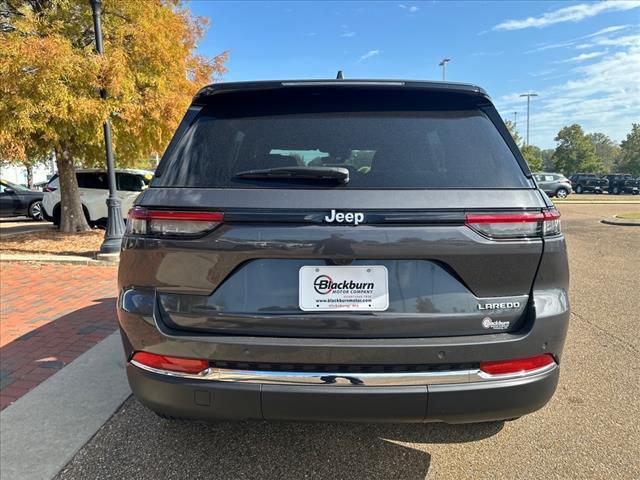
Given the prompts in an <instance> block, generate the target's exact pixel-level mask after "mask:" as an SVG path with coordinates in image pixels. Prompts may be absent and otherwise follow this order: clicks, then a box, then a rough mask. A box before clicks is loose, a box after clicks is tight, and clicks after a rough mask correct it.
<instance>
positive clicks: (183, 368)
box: [131, 352, 209, 374]
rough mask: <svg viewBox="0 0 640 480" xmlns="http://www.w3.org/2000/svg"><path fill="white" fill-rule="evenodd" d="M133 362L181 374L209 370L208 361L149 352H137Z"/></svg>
mask: <svg viewBox="0 0 640 480" xmlns="http://www.w3.org/2000/svg"><path fill="white" fill-rule="evenodd" d="M131 360H132V361H135V362H137V363H140V364H142V365H145V366H147V367H151V368H156V369H158V370H168V371H170V372H180V373H193V374H196V373H200V372H202V371H203V370H206V369H207V368H209V362H208V361H207V360H202V359H197V358H181V357H169V356H167V355H158V354H155V353H149V352H136V353H134V354H133V357H132V358H131Z"/></svg>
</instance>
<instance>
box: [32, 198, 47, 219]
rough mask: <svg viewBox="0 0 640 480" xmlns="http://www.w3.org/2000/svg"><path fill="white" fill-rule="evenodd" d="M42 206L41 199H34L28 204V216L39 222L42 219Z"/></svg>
mask: <svg viewBox="0 0 640 480" xmlns="http://www.w3.org/2000/svg"><path fill="white" fill-rule="evenodd" d="M43 211H44V208H43V207H42V201H40V200H36V201H35V202H33V203H32V204H31V205H29V217H31V219H32V220H35V221H36V222H41V221H42V220H44V215H43Z"/></svg>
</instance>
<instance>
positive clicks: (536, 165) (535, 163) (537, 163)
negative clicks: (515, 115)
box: [504, 120, 544, 172]
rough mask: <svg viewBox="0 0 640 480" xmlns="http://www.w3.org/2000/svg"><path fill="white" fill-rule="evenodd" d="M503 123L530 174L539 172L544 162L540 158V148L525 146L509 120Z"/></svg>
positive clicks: (513, 124)
mask: <svg viewBox="0 0 640 480" xmlns="http://www.w3.org/2000/svg"><path fill="white" fill-rule="evenodd" d="M504 123H505V125H506V127H507V130H509V133H510V134H511V137H512V138H513V141H514V142H515V144H516V145H517V146H518V148H519V149H520V152H521V153H522V156H523V157H524V159H525V160H526V161H527V164H528V165H529V169H530V170H531V171H532V172H539V171H541V170H542V164H543V162H544V160H543V158H542V150H540V148H538V147H536V146H534V145H525V144H524V141H523V140H522V138H521V137H520V134H519V133H518V131H517V130H516V125H515V123H513V122H512V121H511V120H506V121H505V122H504Z"/></svg>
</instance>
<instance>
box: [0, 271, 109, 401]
mask: <svg viewBox="0 0 640 480" xmlns="http://www.w3.org/2000/svg"><path fill="white" fill-rule="evenodd" d="M116 293H117V292H116V269H115V267H102V266H73V265H33V264H17V263H0V294H1V301H0V410H1V409H4V408H5V407H7V406H8V405H9V404H11V403H12V402H14V401H16V400H17V399H18V398H20V397H21V396H22V395H24V394H25V393H27V392H28V391H29V390H31V389H32V388H34V387H35V386H37V385H38V384H39V383H41V382H42V381H44V380H45V379H46V378H48V377H49V376H51V375H53V374H54V373H56V372H57V371H58V370H59V369H61V368H62V367H64V366H65V365H66V364H67V363H69V362H71V361H72V360H73V359H75V358H76V357H78V356H79V355H80V354H82V353H83V352H85V351H86V350H88V349H89V348H91V347H92V346H93V345H95V344H96V343H98V342H99V341H101V340H103V339H104V338H105V337H107V336H108V335H109V334H111V333H112V332H114V331H115V330H116V328H117V325H116V313H115V302H116Z"/></svg>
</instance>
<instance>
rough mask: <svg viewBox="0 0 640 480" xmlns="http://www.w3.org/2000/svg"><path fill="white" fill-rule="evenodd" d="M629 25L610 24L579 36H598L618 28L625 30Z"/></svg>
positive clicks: (615, 30)
mask: <svg viewBox="0 0 640 480" xmlns="http://www.w3.org/2000/svg"><path fill="white" fill-rule="evenodd" d="M630 26H631V25H612V26H610V27H606V28H603V29H601V30H598V31H597V32H593V33H590V34H589V35H585V36H584V37H580V38H591V37H599V36H600V35H604V34H605V33H613V32H617V31H618V30H625V29H627V28H629V27H630Z"/></svg>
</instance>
